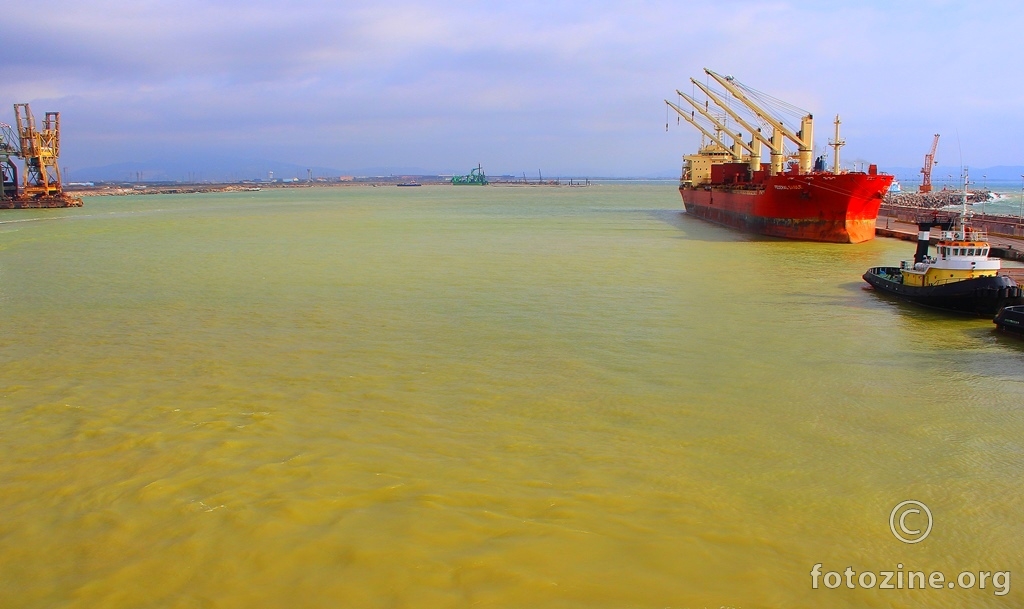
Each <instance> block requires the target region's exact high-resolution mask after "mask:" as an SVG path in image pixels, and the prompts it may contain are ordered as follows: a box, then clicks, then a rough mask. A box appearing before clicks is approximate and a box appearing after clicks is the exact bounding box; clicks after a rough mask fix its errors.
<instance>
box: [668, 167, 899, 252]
mask: <svg viewBox="0 0 1024 609" xmlns="http://www.w3.org/2000/svg"><path fill="white" fill-rule="evenodd" d="M891 183H892V176H891V175H885V174H878V175H871V174H865V173H843V174H838V175H837V174H832V173H826V172H815V173H810V174H805V175H795V174H792V173H790V174H783V175H777V176H771V177H768V178H767V179H766V180H765V181H764V183H763V184H758V185H756V186H755V185H751V184H736V185H726V184H721V185H707V184H705V185H703V186H698V187H697V188H691V187H689V186H680V188H679V192H680V194H681V195H682V197H683V203H684V204H685V206H686V213H688V214H693V215H694V216H697V217H699V218H704V219H706V220H710V221H712V222H716V223H718V224H724V225H725V226H730V227H732V228H737V229H739V230H743V231H747V232H752V233H758V234H762V235H769V236H773V237H785V238H787V239H802V240H806V241H830V242H835V243H860V242H862V241H867V240H869V239H873V238H874V236H875V218H877V217H878V208H879V206H881V204H882V197H883V196H884V194H885V192H886V190H888V188H889V185H890V184H891Z"/></svg>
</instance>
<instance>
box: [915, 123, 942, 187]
mask: <svg viewBox="0 0 1024 609" xmlns="http://www.w3.org/2000/svg"><path fill="white" fill-rule="evenodd" d="M938 147H939V134H938V133H936V134H935V139H934V140H932V150H931V152H929V153H928V154H926V155H924V167H922V168H921V174H922V177H921V189H920V192H931V191H932V167H934V166H935V151H936V150H937V149H938Z"/></svg>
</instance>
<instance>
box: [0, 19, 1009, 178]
mask: <svg viewBox="0 0 1024 609" xmlns="http://www.w3.org/2000/svg"><path fill="white" fill-rule="evenodd" d="M9 4H10V6H7V7H5V8H4V11H3V12H4V18H3V19H2V20H0V39H2V40H3V41H4V44H3V49H4V51H3V53H4V55H3V59H2V61H0V82H2V86H0V121H2V122H6V123H12V122H13V120H14V115H13V110H12V104H14V103H20V102H30V103H31V104H32V109H33V111H34V113H35V114H36V116H37V119H39V118H41V117H42V114H43V112H45V111H54V110H55V111H60V112H61V124H62V150H61V154H62V156H61V164H62V166H64V167H67V168H71V169H70V173H71V176H72V179H74V176H75V174H76V170H75V169H74V168H80V169H84V168H88V167H99V166H104V165H109V164H115V163H126V162H142V161H147V162H150V161H154V160H156V161H161V162H167V163H170V162H174V163H176V166H177V167H182V166H188V167H191V165H195V167H194V169H192V171H196V172H205V174H206V175H210V176H213V175H214V174H215V173H216V172H217V167H218V166H221V165H224V164H225V163H227V162H228V161H230V160H232V159H268V160H274V161H279V162H285V163H293V164H295V165H298V166H310V167H314V166H315V167H318V168H334V169H337V170H339V171H343V172H344V171H356V170H359V169H365V168H383V169H385V170H388V169H391V170H394V171H404V170H407V169H419V170H422V171H424V172H430V173H446V172H458V173H466V172H468V170H469V169H470V168H471V167H475V166H476V165H477V163H481V164H482V165H483V166H484V168H485V170H486V171H487V173H488V174H490V175H496V174H513V175H520V174H522V173H526V174H527V175H530V176H533V175H536V173H537V171H538V170H540V171H543V173H544V175H545V176H556V175H562V176H570V175H574V176H614V177H626V176H653V175H664V176H676V175H678V173H679V165H680V157H681V155H683V154H687V153H690V152H693V151H694V150H695V149H696V147H697V146H698V145H699V141H700V137H699V135H698V133H697V132H696V130H694V129H693V128H692V127H689V126H688V125H686V123H683V124H682V125H676V120H675V118H674V117H673V118H670V117H669V115H668V113H667V112H666V106H665V104H664V101H663V100H665V99H669V100H672V101H676V94H675V90H676V89H681V90H683V91H684V92H690V91H691V90H692V87H691V86H690V83H689V79H690V78H691V77H694V78H698V79H703V78H704V76H703V68H705V67H707V68H711V69H712V70H715V71H716V72H719V73H721V74H728V75H732V76H734V77H735V78H736V79H738V80H740V81H742V82H743V83H745V84H747V85H750V86H752V87H754V88H756V89H759V90H761V91H764V92H767V93H769V94H771V95H773V96H775V97H778V98H781V99H784V100H786V101H788V102H790V103H793V104H795V105H797V106H799V107H801V108H805V109H807V110H808V111H810V112H812V113H813V114H814V115H815V117H816V122H815V131H816V146H817V148H819V149H821V148H823V147H824V146H825V145H826V144H827V140H828V138H829V137H831V135H832V119H833V118H834V116H835V115H836V114H840V115H842V121H843V123H842V129H843V132H842V137H843V138H844V139H845V140H846V141H847V145H846V146H845V147H844V148H843V150H842V155H843V159H844V160H846V161H865V162H873V163H877V164H879V165H882V166H906V167H920V165H921V163H922V161H923V158H924V154H925V153H926V152H927V151H928V148H929V147H930V145H931V141H932V136H933V134H935V133H940V134H941V136H942V138H941V141H940V145H939V153H938V155H937V160H938V161H939V162H940V164H945V165H959V164H966V165H969V166H975V167H989V166H996V165H1024V120H1021V118H1022V110H1024V74H1022V70H1021V67H1020V66H1021V63H1022V58H1024V42H1021V41H1022V40H1024V38H1022V36H1021V33H1022V32H1024V4H1022V3H1017V2H1001V1H972V2H961V1H942V0H933V1H900V2H893V1H892V0H889V1H885V2H882V1H874V0H860V1H858V2H843V3H839V2H827V1H818V2H786V1H779V2H771V1H767V2H755V1H741V0H716V1H715V2H705V3H693V2H679V1H678V0H674V1H671V2H668V1H666V2H661V1H650V2H645V1H642V0H640V1H637V0H633V1H630V2H604V1H600V0H597V1H590V2H559V1H557V0H548V1H545V2H539V1H538V2H535V1H532V0H525V1H520V2H507V3H497V2H473V1H465V2H457V3H455V2H434V1H430V0H421V1H414V2H408V1H402V0H399V1H395V2H388V1H377V2H362V1H340V2H339V1H331V2H327V1H324V0H304V1H303V2H289V1H283V0H279V1H277V2H266V1H263V0H244V1H234V0H231V1H221V2H218V1H209V0H207V1H202V2H199V1H195V2H193V1H190V0H185V1H176V2H171V1H158V0H133V1H131V2H127V1H121V0H75V1H74V2H66V1H62V0H57V1H51V2H46V3H43V4H39V3H25V2H21V3H9ZM666 122H669V123H670V128H669V129H668V130H666ZM244 177H249V176H244ZM252 177H256V176H252ZM302 177H305V176H302Z"/></svg>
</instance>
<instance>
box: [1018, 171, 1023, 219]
mask: <svg viewBox="0 0 1024 609" xmlns="http://www.w3.org/2000/svg"><path fill="white" fill-rule="evenodd" d="M1017 222H1018V223H1021V222H1024V174H1021V176H1020V216H1018V217H1017Z"/></svg>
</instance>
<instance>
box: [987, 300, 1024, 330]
mask: <svg viewBox="0 0 1024 609" xmlns="http://www.w3.org/2000/svg"><path fill="white" fill-rule="evenodd" d="M992 323H994V324H995V325H996V328H998V329H999V330H1001V331H1003V332H1006V333H1007V334H1016V335H1017V336H1020V337H1021V338H1024V305H1012V306H1009V307H1003V308H1002V309H1000V310H999V312H998V313H996V316H995V319H993V320H992Z"/></svg>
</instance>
